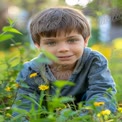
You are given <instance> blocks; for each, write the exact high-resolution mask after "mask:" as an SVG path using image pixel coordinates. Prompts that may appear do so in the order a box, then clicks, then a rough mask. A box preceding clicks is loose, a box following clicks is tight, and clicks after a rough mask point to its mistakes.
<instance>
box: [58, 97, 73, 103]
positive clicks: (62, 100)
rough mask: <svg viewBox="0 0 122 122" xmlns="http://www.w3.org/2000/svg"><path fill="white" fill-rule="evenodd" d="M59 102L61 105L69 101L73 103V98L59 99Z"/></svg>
mask: <svg viewBox="0 0 122 122" xmlns="http://www.w3.org/2000/svg"><path fill="white" fill-rule="evenodd" d="M60 101H61V102H63V103H66V102H69V101H74V98H72V97H61V98H60Z"/></svg>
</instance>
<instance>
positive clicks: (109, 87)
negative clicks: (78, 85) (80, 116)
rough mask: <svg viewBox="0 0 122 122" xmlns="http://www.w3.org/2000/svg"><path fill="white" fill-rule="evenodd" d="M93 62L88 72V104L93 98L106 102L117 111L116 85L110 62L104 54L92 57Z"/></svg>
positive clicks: (111, 108)
mask: <svg viewBox="0 0 122 122" xmlns="http://www.w3.org/2000/svg"><path fill="white" fill-rule="evenodd" d="M91 60H92V63H91V66H90V70H89V73H88V89H87V92H86V101H87V103H86V104H89V102H90V101H91V100H93V99H94V100H95V101H96V102H99V101H103V102H105V107H106V108H107V109H109V110H111V111H112V112H115V111H116V100H115V94H116V88H115V87H116V86H115V82H114V80H113V78H112V76H111V73H110V70H109V68H108V64H107V63H108V62H107V60H106V58H105V57H104V56H102V55H100V56H96V57H95V58H93V59H91Z"/></svg>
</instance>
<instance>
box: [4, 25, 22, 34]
mask: <svg viewBox="0 0 122 122" xmlns="http://www.w3.org/2000/svg"><path fill="white" fill-rule="evenodd" d="M2 30H3V31H4V32H12V33H17V34H21V35H22V33H21V32H19V31H18V30H17V29H15V28H13V27H11V26H5V27H4V28H3V29H2Z"/></svg>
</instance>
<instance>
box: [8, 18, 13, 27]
mask: <svg viewBox="0 0 122 122" xmlns="http://www.w3.org/2000/svg"><path fill="white" fill-rule="evenodd" d="M8 22H9V24H10V26H12V25H13V24H14V21H13V20H12V19H11V18H8Z"/></svg>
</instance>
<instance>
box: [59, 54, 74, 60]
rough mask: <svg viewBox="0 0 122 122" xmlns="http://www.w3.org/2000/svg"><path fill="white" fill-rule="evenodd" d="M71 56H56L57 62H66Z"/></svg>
mask: <svg viewBox="0 0 122 122" xmlns="http://www.w3.org/2000/svg"><path fill="white" fill-rule="evenodd" d="M72 56H73V55H68V56H57V58H58V59H59V60H68V59H70V58H71V57H72Z"/></svg>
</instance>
